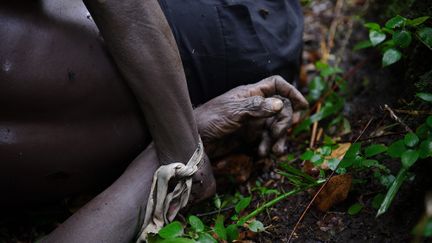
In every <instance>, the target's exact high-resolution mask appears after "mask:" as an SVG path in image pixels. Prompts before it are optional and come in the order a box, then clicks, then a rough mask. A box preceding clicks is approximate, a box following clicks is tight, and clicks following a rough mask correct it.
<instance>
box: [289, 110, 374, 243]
mask: <svg viewBox="0 0 432 243" xmlns="http://www.w3.org/2000/svg"><path fill="white" fill-rule="evenodd" d="M372 120H373V118H371V119H370V120H369V122H368V123H367V124H366V126H365V128H364V129H363V130H362V132H361V133H360V135H359V136H358V137H357V139H356V140H355V141H354V143H355V142H357V141H358V140H359V139H360V137H361V136H362V135H363V133H364V132H365V131H366V129H367V128H368V127H369V125H370V124H371V122H372ZM338 166H339V165H338ZM338 166H336V168H335V169H334V170H333V171H332V173H331V174H330V176H329V177H328V178H327V180H326V181H325V182H324V184H323V185H322V186H321V187H320V189H319V190H318V191H317V192H316V193H315V195H314V196H313V198H312V200H311V201H310V202H309V204H308V205H307V206H306V208H305V210H304V211H303V213H302V214H301V216H300V218H299V219H298V220H297V223H296V224H295V226H294V229H293V230H292V231H291V234H290V236H289V238H288V242H291V240H292V237H293V236H294V233H295V232H296V230H297V228H298V227H299V225H300V223H301V221H302V220H303V218H304V217H305V216H306V213H307V212H308V211H309V209H310V207H311V206H312V204H313V203H314V201H315V199H316V198H317V197H318V195H319V194H320V193H321V191H322V190H323V189H324V188H325V187H326V185H327V184H328V183H329V181H330V179H331V178H332V177H333V175H334V174H335V172H336V170H337V168H338Z"/></svg>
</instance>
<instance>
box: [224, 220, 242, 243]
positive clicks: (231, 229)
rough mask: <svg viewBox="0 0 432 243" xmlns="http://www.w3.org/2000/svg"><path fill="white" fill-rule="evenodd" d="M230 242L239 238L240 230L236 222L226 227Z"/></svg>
mask: <svg viewBox="0 0 432 243" xmlns="http://www.w3.org/2000/svg"><path fill="white" fill-rule="evenodd" d="M226 232H227V237H228V242H233V241H235V240H237V239H238V238H239V231H238V227H237V225H236V224H231V225H229V226H228V227H227V228H226Z"/></svg>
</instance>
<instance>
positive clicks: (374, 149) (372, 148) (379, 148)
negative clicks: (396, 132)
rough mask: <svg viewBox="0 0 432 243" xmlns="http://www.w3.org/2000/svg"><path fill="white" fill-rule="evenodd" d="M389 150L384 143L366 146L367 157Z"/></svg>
mask: <svg viewBox="0 0 432 243" xmlns="http://www.w3.org/2000/svg"><path fill="white" fill-rule="evenodd" d="M385 151H387V147H386V146H385V145H382V144H371V145H369V146H368V147H366V148H365V155H366V157H372V156H375V155H377V154H381V153H383V152H385Z"/></svg>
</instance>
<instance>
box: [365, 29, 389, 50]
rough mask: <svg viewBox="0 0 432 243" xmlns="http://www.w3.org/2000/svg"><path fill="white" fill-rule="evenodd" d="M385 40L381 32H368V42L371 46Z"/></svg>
mask: <svg viewBox="0 0 432 243" xmlns="http://www.w3.org/2000/svg"><path fill="white" fill-rule="evenodd" d="M385 39H386V35H385V34H384V33H383V32H381V31H376V30H371V31H370V32H369V40H370V42H371V43H372V46H376V45H378V44H379V43H381V42H383V41H384V40H385Z"/></svg>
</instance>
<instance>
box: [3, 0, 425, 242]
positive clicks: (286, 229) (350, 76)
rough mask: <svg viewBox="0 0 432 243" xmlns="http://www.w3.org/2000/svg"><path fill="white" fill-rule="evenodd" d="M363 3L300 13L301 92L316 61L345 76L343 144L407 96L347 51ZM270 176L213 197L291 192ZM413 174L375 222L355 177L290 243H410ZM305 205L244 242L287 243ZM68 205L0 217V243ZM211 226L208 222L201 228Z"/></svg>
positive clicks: (355, 38) (45, 223) (414, 211)
mask: <svg viewBox="0 0 432 243" xmlns="http://www.w3.org/2000/svg"><path fill="white" fill-rule="evenodd" d="M367 2H368V1H361V0H356V1H354V0H353V1H341V0H338V1H330V0H321V1H314V2H313V4H310V5H308V6H305V7H304V14H305V34H304V43H305V46H304V57H303V58H304V64H303V67H302V68H303V75H302V78H301V82H300V86H302V85H303V86H305V83H307V81H308V80H310V79H311V77H312V76H313V74H314V71H315V70H313V65H312V64H313V63H315V62H316V61H318V60H319V59H321V58H323V56H322V55H323V53H329V54H330V55H329V56H328V60H329V62H332V63H334V64H337V65H339V66H340V67H341V68H342V69H343V70H346V74H347V75H346V79H347V81H348V82H349V86H350V87H351V89H350V97H352V98H351V99H350V100H349V104H348V105H347V107H346V109H345V111H344V114H345V117H347V118H348V119H349V121H350V123H351V126H352V133H351V134H349V135H347V136H346V137H344V139H347V140H354V139H355V138H356V137H358V136H359V135H360V133H361V131H362V130H363V129H364V128H365V126H366V124H367V123H368V121H369V120H370V119H373V120H372V123H371V124H370V126H369V127H368V129H367V130H366V131H365V132H364V134H363V135H362V138H365V137H369V136H370V135H371V134H372V133H373V132H374V131H376V130H377V129H378V128H380V127H382V126H383V125H386V124H391V123H394V122H393V121H392V120H391V119H390V118H389V117H388V115H387V114H386V113H385V112H384V111H383V110H382V108H380V107H381V106H383V105H384V104H389V105H394V106H401V102H400V101H401V98H403V97H404V96H405V95H406V93H405V92H404V91H405V89H406V86H407V85H408V84H405V83H404V82H403V80H401V79H402V78H401V77H403V75H400V72H401V71H399V70H403V68H401V66H400V65H402V64H399V66H398V65H396V66H394V67H392V68H389V69H382V68H380V62H379V58H377V56H378V55H377V53H375V52H373V51H362V52H353V51H352V47H353V45H354V44H356V43H357V42H359V41H361V40H364V39H366V38H367V32H366V30H364V28H363V27H362V23H361V21H359V20H358V19H356V18H354V17H353V16H354V15H357V16H359V15H360V16H361V15H363V14H365V13H366V12H367V10H368V7H369V6H367ZM364 18H366V17H364ZM331 26H333V27H331ZM329 43H330V46H328V44H329ZM331 43H334V44H331ZM323 44H324V46H323ZM326 44H327V46H325V45H326ZM323 48H324V49H325V48H327V50H323ZM413 123H415V121H413ZM414 125H415V124H414ZM395 138H398V135H395V136H393V137H382V138H381V139H380V140H374V142H377V141H378V142H382V143H388V142H390V141H392V140H393V139H395ZM299 139H300V140H302V139H304V140H307V139H308V138H307V137H301V138H299ZM366 142H367V141H366ZM295 147H296V144H295V142H292V144H290V149H289V150H290V152H293V153H296V151H295ZM297 152H300V151H297ZM252 156H253V155H252ZM254 160H258V159H254ZM269 160H270V159H269ZM275 160H277V159H275ZM398 163H399V162H397V161H391V160H390V161H385V164H386V165H387V166H388V167H389V168H390V169H391V170H392V172H393V173H396V172H397V170H398V169H399V165H398ZM274 168H275V166H274V165H272V166H270V167H269V168H265V169H262V170H256V171H254V172H253V175H252V176H251V178H250V179H249V181H248V182H246V183H244V184H242V185H238V184H237V185H234V184H228V185H227V184H224V185H219V189H220V191H219V192H220V193H221V194H222V193H226V192H227V190H226V189H227V188H232V190H233V191H235V190H240V191H243V192H246V191H248V190H249V189H250V184H253V183H254V182H255V180H257V179H258V180H260V181H262V182H263V184H268V185H271V186H274V187H275V188H278V189H279V190H281V191H288V190H289V189H290V185H289V184H288V183H286V182H283V180H281V178H280V177H278V175H277V174H276V173H274ZM412 171H413V172H414V174H415V175H416V176H415V178H413V180H411V181H409V182H407V183H405V184H404V185H403V187H402V188H401V190H400V192H399V193H398V195H397V197H396V199H395V201H394V202H393V204H392V206H391V208H390V210H389V211H388V212H387V213H386V214H384V215H383V216H381V217H379V218H375V215H376V209H374V208H372V207H371V201H372V198H373V196H374V195H375V194H376V193H378V192H385V188H383V187H382V186H380V185H378V184H375V183H371V181H372V179H371V176H372V175H368V174H362V175H361V176H360V177H361V178H362V179H364V180H366V181H367V183H363V184H355V185H354V186H353V187H352V189H351V191H350V193H349V196H348V198H347V199H346V200H345V201H344V202H343V203H341V204H338V205H336V206H334V207H332V208H331V209H330V211H327V212H325V213H323V212H320V211H318V210H316V209H315V208H314V207H312V208H311V209H310V210H309V211H308V212H307V213H306V216H305V218H304V220H303V221H302V222H301V224H300V226H299V228H298V229H297V230H296V232H295V234H294V237H293V240H294V242H408V241H410V240H412V235H411V230H412V229H413V227H414V226H415V224H416V223H417V222H418V220H419V219H420V218H421V216H422V214H423V213H424V210H425V209H424V196H425V192H426V191H428V190H430V189H431V186H432V177H431V176H430V175H429V172H430V171H432V163H431V161H420V162H419V163H417V165H416V166H415V167H414V168H413V170H412ZM221 188H223V190H222V189H221ZM311 197H312V196H311V194H310V193H308V192H303V193H301V194H299V195H297V196H293V197H289V198H288V199H286V200H284V201H282V202H280V203H278V204H276V206H274V207H272V208H271V209H269V210H267V211H266V213H262V214H261V215H259V216H258V219H259V220H260V221H262V222H263V223H264V225H265V226H266V231H265V232H263V233H260V234H257V235H248V237H246V239H249V240H250V241H251V242H287V241H288V238H289V236H290V234H291V232H292V230H293V228H294V225H295V224H296V223H297V221H298V219H299V217H300V215H301V214H302V212H303V211H304V209H305V208H306V206H307V205H308V203H309V202H310V200H311ZM264 201H266V199H265V198H258V199H256V200H254V202H253V204H254V205H257V204H260V203H262V202H264ZM359 201H360V202H361V203H362V204H363V205H364V206H365V207H364V208H363V209H362V211H361V212H360V213H359V214H357V215H355V216H351V215H349V214H348V213H347V209H348V208H349V207H350V206H351V205H352V204H353V203H355V202H359ZM73 204H74V203H73V202H72V203H71V202H69V203H67V205H68V207H66V206H65V205H66V204H62V205H49V206H47V207H46V208H45V209H43V210H41V209H38V210H33V209H30V210H28V211H19V212H1V215H2V217H1V220H0V242H33V241H35V240H36V239H37V238H38V237H40V236H42V235H44V234H46V233H48V232H50V231H51V230H52V229H53V228H54V227H56V225H58V224H59V223H60V222H62V221H64V220H65V219H66V218H67V217H68V216H69V215H70V214H71V210H70V209H71V205H73ZM77 204H78V205H79V204H80V203H79V202H78V203H77ZM203 210H204V211H203ZM72 211H73V210H72ZM196 211H197V212H198V213H199V212H201V213H206V211H205V207H202V208H197V209H196ZM227 214H229V212H227ZM210 218H211V216H209V217H208V219H207V220H210ZM203 219H204V220H206V216H203Z"/></svg>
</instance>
